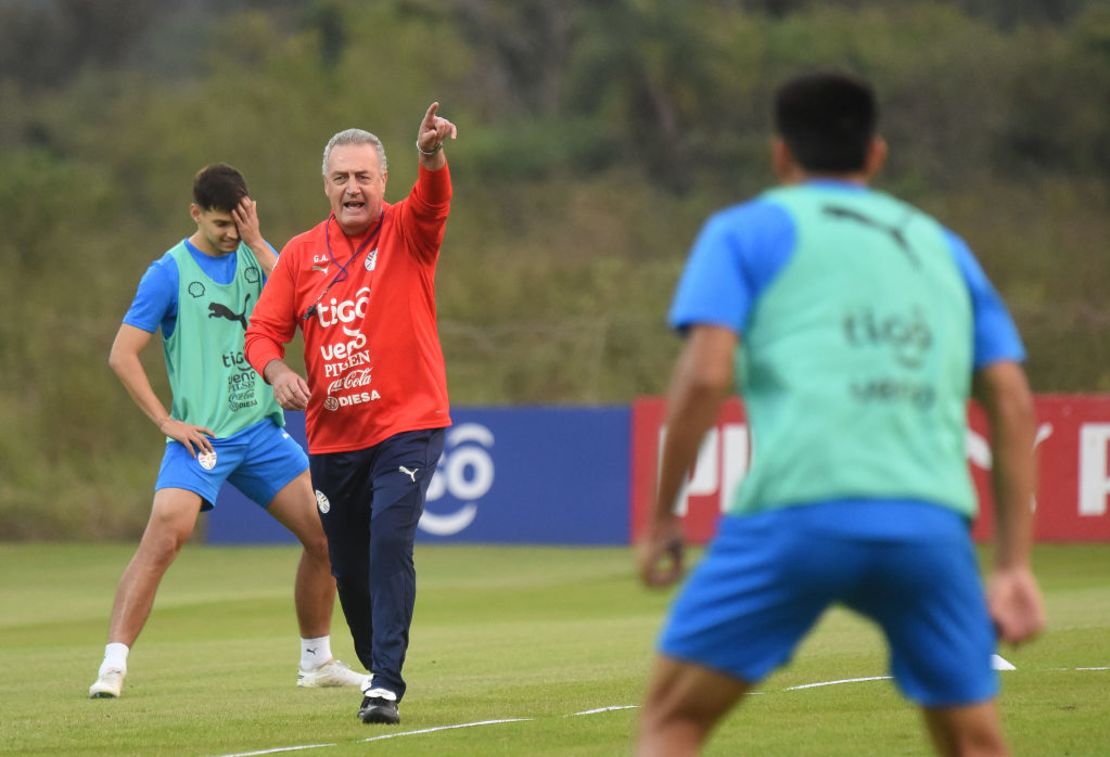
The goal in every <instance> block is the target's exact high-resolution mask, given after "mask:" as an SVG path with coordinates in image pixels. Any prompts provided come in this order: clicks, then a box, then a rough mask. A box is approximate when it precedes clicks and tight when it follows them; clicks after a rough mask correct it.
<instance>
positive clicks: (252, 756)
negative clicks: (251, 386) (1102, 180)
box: [220, 666, 1110, 757]
mask: <svg viewBox="0 0 1110 757" xmlns="http://www.w3.org/2000/svg"><path fill="white" fill-rule="evenodd" d="M1055 670H1083V671H1091V670H1110V666H1106V667H1082V668H1055ZM889 680H892V676H866V677H864V678H842V679H840V680H838V681H818V682H817V683H803V684H800V685H798V686H788V687H786V688H785V689H783V691H802V690H803V689H817V688H821V687H822V686H839V685H840V684H844V683H863V682H865V681H889ZM750 693H751V694H764V693H766V692H763V691H753V692H750ZM639 707H640V705H638V704H616V705H612V706H610V707H598V708H595V709H592V710H582V711H581V712H575V713H572V714H571V715H566V716H564V717H578V716H582V715H600V714H602V713H605V712H618V711H620V710H635V709H639ZM529 720H535V718H501V719H499V720H478V721H476V722H473V723H456V724H455V725H441V726H436V727H434V728H420V729H418V730H415V731H401V732H400V733H384V734H382V735H381V736H371V737H369V738H366V739H360V740H359V741H358V742H355V743H366V742H370V741H385V740H386V739H396V738H399V737H401V736H416V735H418V734H422V733H437V732H439V731H453V730H456V729H458V728H477V727H478V726H483V725H498V724H500V723H523V722H526V721H529ZM329 746H339V745H338V744H304V745H302V746H283V747H276V748H274V749H260V750H258V751H255V752H232V753H230V754H224V755H220V757H256V755H264V754H280V753H282V752H300V751H304V750H307V749H321V748H323V747H329Z"/></svg>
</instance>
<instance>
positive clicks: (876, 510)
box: [659, 501, 998, 707]
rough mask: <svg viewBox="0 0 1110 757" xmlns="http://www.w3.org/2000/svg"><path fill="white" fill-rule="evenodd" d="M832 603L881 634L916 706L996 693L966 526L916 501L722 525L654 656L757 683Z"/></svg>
mask: <svg viewBox="0 0 1110 757" xmlns="http://www.w3.org/2000/svg"><path fill="white" fill-rule="evenodd" d="M853 524H859V527H858V528H856V527H854V525H853ZM834 603H837V604H841V605H844V606H846V607H848V608H850V609H852V610H854V611H856V612H858V613H860V614H861V615H863V616H865V617H867V618H869V619H871V620H873V621H874V622H875V623H877V624H878V625H879V626H880V628H882V630H883V632H884V634H885V635H886V638H887V641H888V643H889V645H890V668H891V673H892V675H893V677H894V680H895V682H896V683H897V685H898V687H899V689H901V691H902V693H903V694H905V695H906V697H907V698H909V699H910V700H912V701H914V702H917V703H919V704H921V705H923V706H926V707H953V706H962V705H968V704H974V703H978V702H983V701H986V700H989V699H991V698H993V697H994V696H995V695H996V694H997V693H998V675H997V673H995V671H994V670H993V669H992V668H991V655H992V654H993V653H994V651H995V646H996V641H997V640H996V637H995V632H994V627H993V624H992V623H991V620H990V616H989V614H988V612H987V606H986V600H985V597H984V593H983V589H982V585H981V583H980V580H979V571H978V566H977V563H976V560H975V553H974V550H973V548H972V545H971V539H970V536H969V534H968V527H967V522H966V521H965V520H964V519H963V518H962V517H961V516H960V515H958V514H957V513H955V512H953V511H949V510H946V509H944V508H941V507H937V506H935V505H930V504H926V503H920V502H905V501H898V502H887V501H883V502H879V501H840V502H828V503H821V504H813V505H804V506H799V507H791V508H786V509H782V510H774V511H771V512H766V513H760V514H757V515H751V516H739V517H725V518H722V519H721V524H720V529H719V533H718V535H717V537H716V538H715V539H714V541H713V543H712V545H711V546H710V548H709V550H708V552H707V553H706V555H705V557H704V559H703V560H702V561H701V563H700V564H699V565H698V566H697V568H696V569H695V570H694V572H693V574H692V575H691V576H690V578H689V580H688V581H687V583H686V585H685V586H684V587H683V589H682V591H681V593H680V594H679V596H678V598H677V599H676V600H675V604H674V606H673V607H672V609H671V612H670V616H669V619H668V622H667V625H666V626H665V628H664V630H663V633H662V636H661V638H660V641H659V651H660V652H661V653H662V654H665V655H667V656H668V657H672V658H675V659H677V660H681V661H685V662H691V663H695V664H698V665H703V666H705V667H708V668H712V669H714V670H717V671H719V672H722V673H725V674H726V675H731V676H733V677H735V678H739V679H741V680H743V681H745V682H747V683H750V684H754V683H757V682H758V681H760V680H762V679H763V678H764V677H765V676H767V675H768V674H770V673H771V672H772V671H773V670H774V669H775V668H777V667H779V666H781V665H784V664H785V663H787V662H788V661H789V660H790V658H791V656H792V655H793V653H794V650H795V648H796V647H797V645H798V643H799V642H800V641H801V640H802V638H803V637H804V636H805V635H806V633H808V632H809V630H810V629H811V628H812V627H813V626H814V624H815V623H816V622H817V620H818V619H819V618H820V616H821V614H822V613H823V612H824V611H825V609H827V608H828V607H829V606H830V605H832V604H834Z"/></svg>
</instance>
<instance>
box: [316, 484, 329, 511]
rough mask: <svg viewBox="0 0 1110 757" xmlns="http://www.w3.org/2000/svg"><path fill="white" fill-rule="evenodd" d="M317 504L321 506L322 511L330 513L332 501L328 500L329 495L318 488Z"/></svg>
mask: <svg viewBox="0 0 1110 757" xmlns="http://www.w3.org/2000/svg"><path fill="white" fill-rule="evenodd" d="M316 506H317V507H318V508H320V512H322V513H323V514H324V515H327V514H328V511H329V510H331V502H329V501H328V495H326V494H324V493H323V492H322V491H320V490H319V489H317V490H316Z"/></svg>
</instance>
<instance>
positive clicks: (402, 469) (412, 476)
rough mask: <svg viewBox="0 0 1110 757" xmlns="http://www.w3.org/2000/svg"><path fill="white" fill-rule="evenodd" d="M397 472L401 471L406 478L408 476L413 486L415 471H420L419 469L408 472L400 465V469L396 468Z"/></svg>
mask: <svg viewBox="0 0 1110 757" xmlns="http://www.w3.org/2000/svg"><path fill="white" fill-rule="evenodd" d="M397 470H399V471H401V472H402V473H404V474H405V475H406V476H408V477H409V478H411V479H412V482H413V483H414V484H415V483H416V471H418V470H420V469H419V468H415V469H413V470H409V469H408V468H406V467H405V466H403V465H402V466H401V467H400V468H398V469H397Z"/></svg>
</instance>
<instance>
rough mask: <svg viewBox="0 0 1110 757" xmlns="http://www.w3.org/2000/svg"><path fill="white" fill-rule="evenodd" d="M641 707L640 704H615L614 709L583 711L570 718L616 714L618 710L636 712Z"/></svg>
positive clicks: (601, 708) (604, 708) (603, 708)
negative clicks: (604, 713)
mask: <svg viewBox="0 0 1110 757" xmlns="http://www.w3.org/2000/svg"><path fill="white" fill-rule="evenodd" d="M639 707H640V705H638V704H615V705H613V706H612V707H598V708H597V709H596V710H582V712H576V713H574V714H573V715H571V716H570V717H577V716H579V715H598V714H600V713H602V712H616V711H617V710H636V709H639Z"/></svg>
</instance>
